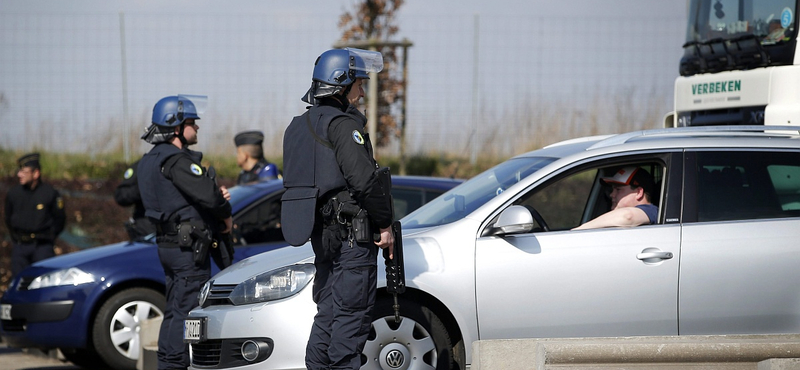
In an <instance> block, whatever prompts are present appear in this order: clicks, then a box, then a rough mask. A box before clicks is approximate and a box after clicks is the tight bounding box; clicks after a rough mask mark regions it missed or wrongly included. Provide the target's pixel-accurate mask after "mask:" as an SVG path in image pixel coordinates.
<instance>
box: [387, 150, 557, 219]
mask: <svg viewBox="0 0 800 370" xmlns="http://www.w3.org/2000/svg"><path fill="white" fill-rule="evenodd" d="M555 160H556V158H546V157H518V158H513V159H510V160H507V161H505V162H503V163H500V164H499V165H497V166H495V167H493V168H491V169H488V170H486V171H484V172H483V173H481V174H479V175H477V176H475V177H473V178H472V179H470V180H469V181H467V182H465V183H463V184H461V185H459V186H456V187H455V188H453V189H451V190H450V191H448V192H446V193H444V194H442V195H440V196H439V197H437V198H436V199H434V200H432V201H431V202H430V203H428V204H425V205H424V206H422V207H420V208H419V209H417V210H416V211H414V212H412V213H410V214H409V215H407V216H406V217H404V218H403V219H402V220H401V222H402V225H403V228H405V229H408V228H421V227H430V226H437V225H444V224H447V223H450V222H453V221H456V220H460V219H462V218H464V217H465V216H467V215H468V214H470V213H472V211H474V210H476V209H478V207H480V206H482V205H484V204H485V203H486V202H488V201H489V200H490V199H492V198H494V197H495V196H497V195H499V194H500V193H502V192H503V191H505V190H506V189H508V188H509V187H511V186H512V185H514V184H516V183H517V182H519V181H520V180H522V179H523V178H525V177H527V176H529V175H531V174H533V173H534V172H536V171H538V170H540V169H541V168H542V167H544V166H546V165H548V164H550V163H552V162H553V161H555Z"/></svg>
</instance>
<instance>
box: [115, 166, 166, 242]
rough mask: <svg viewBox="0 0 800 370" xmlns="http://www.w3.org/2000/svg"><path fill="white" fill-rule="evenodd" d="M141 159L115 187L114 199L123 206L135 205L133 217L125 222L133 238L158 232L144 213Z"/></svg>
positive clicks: (141, 237)
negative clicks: (140, 184)
mask: <svg viewBox="0 0 800 370" xmlns="http://www.w3.org/2000/svg"><path fill="white" fill-rule="evenodd" d="M138 167H139V161H136V162H134V163H133V164H132V165H131V166H130V167H128V169H127V170H125V173H124V174H123V175H122V182H121V183H120V184H119V185H117V188H116V189H114V200H115V201H116V202H117V204H119V205H120V206H122V207H131V206H133V213H132V214H131V218H130V219H129V220H128V221H126V222H125V230H126V231H127V232H128V236H130V238H131V240H143V239H144V238H145V237H146V236H148V235H152V234H154V233H155V232H156V227H155V225H153V223H152V222H151V221H150V219H149V218H147V217H145V215H144V204H143V203H142V196H141V194H140V193H139V176H138V174H139V169H138Z"/></svg>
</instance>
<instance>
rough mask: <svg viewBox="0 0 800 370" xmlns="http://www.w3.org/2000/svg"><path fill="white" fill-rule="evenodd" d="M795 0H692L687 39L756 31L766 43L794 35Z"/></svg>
mask: <svg viewBox="0 0 800 370" xmlns="http://www.w3.org/2000/svg"><path fill="white" fill-rule="evenodd" d="M795 13H796V9H795V1H794V0H692V1H691V2H690V5H689V23H688V28H687V32H686V41H687V42H707V41H709V40H713V39H717V38H719V39H723V40H731V39H734V38H737V37H741V36H743V35H754V36H755V37H756V38H757V39H758V40H759V41H761V44H762V45H768V44H775V43H778V42H782V41H788V40H789V39H790V38H791V37H792V36H794V24H795V22H794V14H795Z"/></svg>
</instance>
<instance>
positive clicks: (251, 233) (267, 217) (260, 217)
mask: <svg viewBox="0 0 800 370" xmlns="http://www.w3.org/2000/svg"><path fill="white" fill-rule="evenodd" d="M280 217H281V198H280V197H279V196H278V197H271V198H269V199H266V200H264V201H262V202H261V203H258V204H256V205H255V206H253V207H252V208H250V209H248V210H246V211H244V212H241V213H239V214H238V215H237V217H236V218H235V219H234V220H233V227H234V230H233V236H234V244H236V245H242V244H253V243H267V242H278V241H283V240H284V239H283V232H282V231H281V220H280Z"/></svg>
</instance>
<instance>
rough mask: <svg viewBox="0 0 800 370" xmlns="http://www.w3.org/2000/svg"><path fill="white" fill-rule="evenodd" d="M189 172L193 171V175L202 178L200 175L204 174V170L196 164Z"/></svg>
mask: <svg viewBox="0 0 800 370" xmlns="http://www.w3.org/2000/svg"><path fill="white" fill-rule="evenodd" d="M189 170H190V171H192V173H193V174H195V175H197V176H200V175H202V174H203V168H202V167H200V166H198V165H197V164H196V163H192V165H191V166H189Z"/></svg>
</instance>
